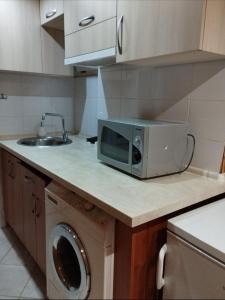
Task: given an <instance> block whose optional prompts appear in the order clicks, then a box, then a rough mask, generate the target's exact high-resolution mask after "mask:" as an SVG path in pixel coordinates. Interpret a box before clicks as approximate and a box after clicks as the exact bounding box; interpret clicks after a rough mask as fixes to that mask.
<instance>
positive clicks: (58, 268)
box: [48, 223, 90, 299]
mask: <svg viewBox="0 0 225 300" xmlns="http://www.w3.org/2000/svg"><path fill="white" fill-rule="evenodd" d="M48 255H49V258H50V263H51V267H52V272H53V273H54V277H55V279H56V281H57V283H58V286H59V288H60V289H64V292H65V293H66V295H67V297H68V298H69V299H86V298H88V295H89V292H90V269H89V264H88V259H87V255H86V253H85V250H84V247H83V245H82V243H81V241H80V239H79V238H78V236H77V234H76V232H75V231H74V230H73V229H72V228H71V227H70V226H69V225H67V224H64V223H63V224H62V223H61V224H58V225H57V226H55V227H54V228H53V230H52V232H51V235H50V240H49V254H48Z"/></svg>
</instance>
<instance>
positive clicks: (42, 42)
mask: <svg viewBox="0 0 225 300" xmlns="http://www.w3.org/2000/svg"><path fill="white" fill-rule="evenodd" d="M44 2H56V3H57V5H58V2H62V1H58V0H57V1H44ZM39 6H40V4H39V1H38V0H32V1H30V0H20V1H18V0H10V1H8V0H1V1H0V37H1V40H0V70H3V71H19V72H31V73H39V74H42V73H44V74H49V75H62V76H73V69H72V68H70V67H65V66H64V56H65V51H64V48H63V47H62V46H61V45H59V44H58V43H57V42H56V40H55V39H54V38H53V37H52V36H51V35H49V34H48V33H47V32H46V31H44V29H43V28H42V27H41V24H40V23H41V22H40V7H39ZM62 36H63V33H62Z"/></svg>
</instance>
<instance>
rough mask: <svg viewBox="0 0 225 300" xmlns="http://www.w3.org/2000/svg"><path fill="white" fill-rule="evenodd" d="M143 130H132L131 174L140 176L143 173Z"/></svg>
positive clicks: (138, 128)
mask: <svg viewBox="0 0 225 300" xmlns="http://www.w3.org/2000/svg"><path fill="white" fill-rule="evenodd" d="M143 142H144V129H143V128H142V127H138V126H137V127H134V129H133V149H132V173H133V174H134V175H136V176H141V175H142V173H143V169H142V166H143V147H144V144H143Z"/></svg>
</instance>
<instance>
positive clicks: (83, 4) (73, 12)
mask: <svg viewBox="0 0 225 300" xmlns="http://www.w3.org/2000/svg"><path fill="white" fill-rule="evenodd" d="M64 14H65V35H68V34H70V33H72V32H75V31H78V30H81V29H84V28H87V27H90V26H93V25H95V24H97V23H100V22H103V21H105V20H108V19H111V18H114V17H116V0H107V1H105V0H97V1H93V0H86V1H83V0H67V1H65V2H64Z"/></svg>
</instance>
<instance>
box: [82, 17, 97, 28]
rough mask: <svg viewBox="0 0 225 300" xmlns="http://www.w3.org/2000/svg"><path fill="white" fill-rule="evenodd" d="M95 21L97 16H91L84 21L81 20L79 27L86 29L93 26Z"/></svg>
mask: <svg viewBox="0 0 225 300" xmlns="http://www.w3.org/2000/svg"><path fill="white" fill-rule="evenodd" d="M94 20H95V16H93V15H92V16H90V17H85V18H83V19H81V20H80V22H79V26H80V27H85V26H88V25H89V24H91V23H92V22H94Z"/></svg>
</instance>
